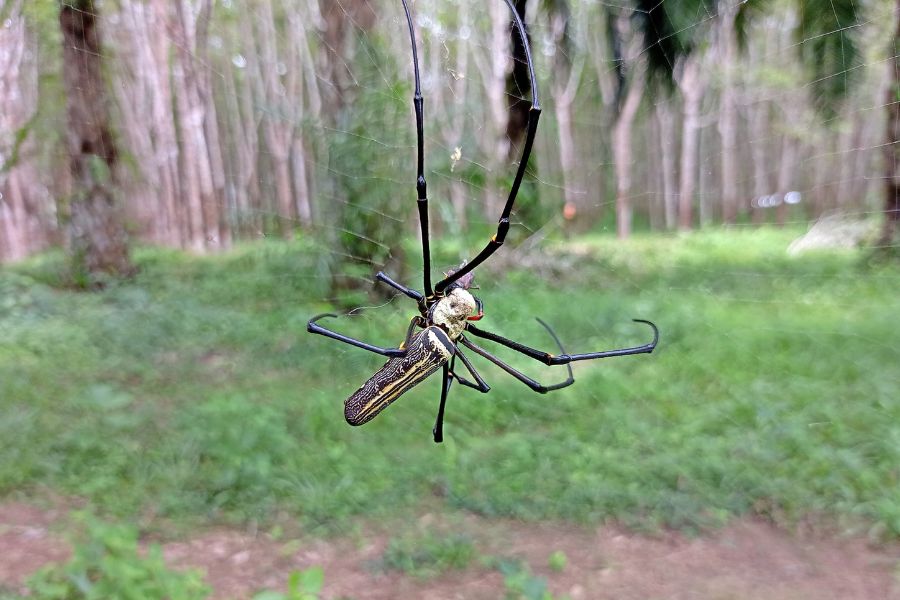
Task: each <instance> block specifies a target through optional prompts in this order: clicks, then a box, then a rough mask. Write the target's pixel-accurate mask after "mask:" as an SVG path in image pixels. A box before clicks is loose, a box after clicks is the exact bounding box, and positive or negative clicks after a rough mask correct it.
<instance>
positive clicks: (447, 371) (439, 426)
mask: <svg viewBox="0 0 900 600" xmlns="http://www.w3.org/2000/svg"><path fill="white" fill-rule="evenodd" d="M456 357H459V359H460V360H461V361H462V363H463V365H465V367H466V369H468V371H469V373H471V374H472V377H474V378H475V381H477V382H478V383H477V384H476V383H472V382H471V381H469V380H468V379H466V378H464V377H461V376H460V375H457V374H456V371H454V367H455V365H456ZM454 379H455V380H456V381H458V382H459V384H460V385H464V386H466V387H470V388H474V389H476V390H478V391H479V392H481V393H483V394H486V393H488V392H489V391H491V386H489V385H488V384H487V383H485V381H484V379H482V378H481V375H479V374H478V371H476V370H475V367H473V366H472V363H470V362H469V359H468V358H466V357H465V356H463V353H462V352H460V351H459V349H458V348H457V350H456V354H454V355H453V358H451V359H450V364H449V365H448V364H445V365H444V382H443V384H442V386H441V404H440V405H439V406H438V414H437V420H435V422H434V429H433V430H432V433H433V434H434V441H435V443H436V444H440V443H441V442H442V441H444V407H445V406H446V404H447V395H448V394H449V393H450V384H452V383H453V380H454Z"/></svg>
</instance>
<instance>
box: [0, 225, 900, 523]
mask: <svg viewBox="0 0 900 600" xmlns="http://www.w3.org/2000/svg"><path fill="white" fill-rule="evenodd" d="M795 233H796V232H794V233H791V232H787V233H785V232H773V231H755V232H729V233H715V232H711V233H702V234H696V235H692V236H688V237H679V238H662V237H653V238H640V239H635V240H633V241H631V242H629V243H627V244H620V243H618V242H615V241H613V240H609V239H605V238H603V239H600V238H598V239H579V240H577V241H575V242H571V243H569V244H567V245H565V246H561V247H559V248H557V249H556V250H552V252H556V253H560V255H559V256H556V258H555V259H553V260H551V257H550V256H549V255H546V256H532V257H531V261H530V262H529V267H528V268H525V269H518V270H514V271H512V272H509V273H508V274H506V275H499V274H496V273H491V272H483V273H481V274H480V277H479V283H480V285H481V290H480V291H479V292H478V293H479V295H480V296H481V297H482V298H483V299H484V301H485V305H486V308H485V312H486V315H487V316H486V317H485V320H484V321H483V326H484V328H486V329H490V330H493V331H496V332H498V333H502V334H505V335H508V336H511V337H514V338H516V339H520V340H522V341H525V342H526V343H530V344H532V345H536V346H540V347H545V348H547V349H551V345H552V342H550V340H549V339H548V338H547V335H546V333H545V332H543V331H542V330H541V328H540V327H539V326H538V325H537V324H536V323H535V321H534V320H533V318H532V317H533V316H541V317H542V318H543V319H545V320H547V321H548V322H550V323H551V324H552V325H553V326H554V328H555V329H556V330H557V332H558V334H559V336H560V338H561V339H562V340H563V341H564V343H565V344H566V346H567V350H571V351H588V350H595V349H608V348H613V347H621V346H623V345H631V344H638V343H643V342H644V341H645V340H646V339H647V337H648V335H647V334H648V331H647V330H646V329H645V328H643V326H640V325H638V324H634V323H631V322H630V320H629V319H630V318H632V317H638V318H648V319H652V320H654V321H655V322H656V323H657V324H658V325H659V327H660V330H661V332H662V340H661V342H660V346H659V349H658V351H657V352H656V353H654V354H653V355H651V356H647V355H643V356H635V357H627V358H619V359H611V360H607V361H600V362H596V363H591V364H579V365H577V366H576V368H575V376H576V379H577V381H576V384H575V385H574V386H572V387H570V388H567V389H565V390H561V391H559V392H556V393H553V394H550V395H546V396H541V395H537V394H533V393H531V392H530V391H528V390H527V389H526V388H524V386H522V385H521V384H519V383H518V382H515V381H513V380H510V378H509V377H507V376H506V375H505V374H503V373H502V372H500V371H499V370H497V369H495V368H494V367H492V366H488V365H483V363H481V362H478V363H477V364H478V366H479V367H480V370H481V372H482V374H483V375H484V376H485V378H486V379H488V381H489V383H490V384H491V385H492V387H493V391H492V392H491V393H490V394H489V395H487V396H482V395H480V394H478V393H477V392H475V391H473V390H467V389H455V390H454V393H453V396H452V397H451V399H450V402H449V405H448V412H447V423H446V428H445V435H446V438H447V439H446V442H445V443H444V444H443V445H435V444H433V443H432V442H431V439H430V430H431V426H432V423H433V418H434V413H435V410H436V405H437V399H438V387H437V386H438V382H437V381H436V380H434V381H429V382H427V383H426V384H423V385H421V386H420V387H419V388H417V389H416V390H414V391H413V392H410V393H409V394H407V396H404V398H403V399H401V401H399V402H398V403H397V404H395V405H393V406H391V407H390V408H389V409H388V410H387V411H386V412H385V413H383V414H382V415H381V416H380V417H378V419H376V420H375V421H373V422H372V423H370V424H368V425H366V426H365V427H363V428H360V429H357V428H350V427H348V426H347V425H346V424H345V423H344V421H343V418H342V402H343V400H344V398H346V397H347V396H348V395H349V394H350V393H351V392H352V391H353V390H354V389H355V388H356V387H357V386H358V385H359V384H360V383H361V382H362V381H363V380H364V379H365V378H366V377H368V375H369V374H370V373H371V372H373V371H374V370H375V369H376V368H377V367H378V366H379V365H380V364H381V362H382V361H381V359H380V358H379V357H377V356H369V355H368V354H367V353H365V352H363V351H359V350H356V349H353V348H350V347H348V346H345V345H342V344H338V343H336V342H331V341H329V340H326V339H324V338H321V337H318V336H311V335H308V334H307V333H306V332H305V323H306V320H307V318H309V316H310V315H311V314H314V313H317V312H322V311H325V310H328V309H329V308H330V307H329V305H328V304H327V303H326V302H323V301H322V298H323V297H324V292H323V279H322V277H321V275H320V273H319V271H318V266H317V265H318V261H317V257H316V256H315V255H314V253H313V252H312V251H311V250H310V249H309V248H308V247H306V246H305V245H304V244H303V242H296V243H294V244H292V245H285V244H281V243H266V244H263V245H255V246H251V247H245V248H241V249H238V250H235V251H233V252H231V253H228V254H226V255H224V256H218V257H209V258H188V257H185V256H183V255H181V254H177V253H171V252H163V251H144V252H141V253H139V254H138V261H139V263H140V265H141V273H140V275H139V276H138V278H137V279H136V281H134V282H133V283H129V284H127V285H122V286H119V287H114V288H111V289H108V290H107V291H105V292H103V293H99V294H82V293H75V292H69V291H60V290H59V289H55V288H53V287H51V286H48V285H47V284H46V282H48V281H52V279H53V277H54V269H55V265H56V264H57V263H56V262H55V259H54V258H53V257H45V258H43V259H41V260H38V261H34V262H31V263H29V264H26V265H24V266H20V267H16V268H13V269H9V268H8V269H5V270H0V456H3V460H2V461H0V494H2V495H5V496H7V497H26V498H36V499H40V498H46V497H50V496H60V495H61V496H64V497H74V498H78V499H81V500H83V501H85V502H87V503H89V504H90V505H91V506H92V507H93V508H94V509H95V510H96V511H98V512H100V513H101V514H105V515H109V516H110V517H116V516H120V517H134V516H136V515H140V516H141V517H142V518H143V521H144V522H152V521H153V520H154V519H156V518H159V517H162V518H165V519H166V520H167V521H168V522H173V523H181V524H184V525H187V526H189V525H191V524H193V523H198V522H208V521H209V520H210V519H213V520H216V521H236V522H246V521H248V520H257V521H259V522H261V523H266V522H272V521H273V520H274V519H275V515H276V514H277V515H282V516H283V515H287V516H288V517H289V518H291V519H294V518H296V519H298V520H299V521H300V522H302V524H303V525H304V526H305V527H307V528H321V530H322V531H333V530H335V529H338V530H340V529H343V528H346V527H350V526H352V524H353V523H354V522H355V521H356V520H357V519H358V518H363V519H374V518H379V519H389V520H390V519H399V518H401V517H402V515H403V514H405V513H406V512H407V511H410V510H414V511H415V510H420V509H421V508H422V507H423V506H428V507H431V508H434V507H435V506H437V508H438V509H439V510H450V509H452V510H458V511H463V512H467V511H468V512H474V513H477V514H480V515H486V516H508V517H513V518H517V519H527V520H543V519H564V520H571V521H593V522H596V521H600V520H604V519H608V518H614V519H618V520H620V521H623V522H625V523H627V524H629V525H632V526H636V527H647V528H654V527H657V526H659V525H661V524H665V525H673V526H677V527H686V528H695V527H703V526H707V525H714V524H719V523H722V522H724V521H726V520H728V519H729V518H730V517H731V516H733V515H741V514H746V513H763V514H766V515H770V516H773V517H775V518H777V519H795V518H800V517H805V516H809V515H813V516H817V517H818V516H823V515H824V516H825V517H827V518H828V519H829V520H830V519H837V520H839V521H845V522H847V523H865V524H867V526H870V527H872V528H873V531H874V532H876V533H884V534H886V535H888V536H897V535H898V534H900V481H898V480H900V469H898V467H897V465H900V393H898V390H900V343H898V341H897V337H896V336H897V326H896V323H897V315H898V314H900V294H898V293H897V291H898V289H900V285H898V284H900V269H898V268H897V267H896V266H872V265H868V264H866V263H865V261H864V260H863V259H862V257H861V255H859V254H858V253H852V252H840V253H838V252H831V253H818V254H810V255H804V256H801V257H796V258H792V257H788V256H787V255H786V254H785V247H786V245H787V243H788V242H789V241H790V239H791V238H792V237H793V235H794V234H795ZM450 262H452V261H450ZM556 264H562V265H563V267H562V268H556V267H554V266H553V265H556ZM407 302H408V301H407V300H405V299H402V298H401V299H397V300H395V301H394V302H392V303H391V304H390V305H388V306H385V307H382V308H380V309H378V310H372V311H368V312H366V313H364V315H363V316H361V317H355V318H350V319H345V320H344V322H342V323H340V327H341V328H342V330H343V331H346V332H348V333H349V334H351V335H355V336H358V337H362V338H364V339H367V340H371V341H373V342H376V343H383V344H385V345H388V344H395V343H397V342H399V339H400V337H401V336H402V332H403V331H404V330H405V323H406V322H407V320H408V318H409V317H410V316H411V313H412V308H413V307H412V306H411V304H408V303H407ZM498 353H500V354H503V356H505V357H507V358H509V360H510V361H511V362H512V363H513V364H514V365H516V366H518V367H521V368H522V369H527V370H528V372H529V373H530V374H533V375H535V376H536V377H539V378H542V379H544V380H546V381H548V382H550V381H553V380H555V379H557V378H559V377H560V374H559V371H554V370H551V369H549V368H546V367H542V366H540V365H537V366H535V365H533V364H530V363H529V362H527V361H523V360H520V359H519V357H516V356H514V355H508V354H506V353H503V352H502V351H498ZM482 365H483V366H482Z"/></svg>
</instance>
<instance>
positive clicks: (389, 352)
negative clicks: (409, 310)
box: [306, 313, 422, 358]
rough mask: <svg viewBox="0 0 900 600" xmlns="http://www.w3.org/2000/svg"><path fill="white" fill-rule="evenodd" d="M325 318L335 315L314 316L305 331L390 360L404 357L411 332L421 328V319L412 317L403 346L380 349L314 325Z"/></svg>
mask: <svg viewBox="0 0 900 600" xmlns="http://www.w3.org/2000/svg"><path fill="white" fill-rule="evenodd" d="M325 317H333V318H337V315H336V314H334V313H323V314H321V315H316V316H315V317H313V318H312V319H310V320H309V322H308V323H307V324H306V330H307V331H308V332H310V333H317V334H319V335H324V336H325V337H327V338H331V339H333V340H338V341H339V342H344V343H345V344H350V345H351V346H356V347H357V348H362V349H363V350H368V351H369V352H374V353H375V354H381V355H382V356H390V357H392V358H393V357H397V356H406V349H407V347H408V346H409V340H410V339H411V338H412V335H413V332H414V331H415V329H416V327H417V326H421V324H422V317H420V316H415V317H413V318H412V320H411V321H410V322H409V328H408V329H407V330H406V338H405V339H404V340H403V344H401V345H400V347H399V348H382V347H381V346H375V345H373V344H367V343H366V342H362V341H360V340H357V339H353V338H352V337H349V336H346V335H344V334H341V333H337V332H336V331H331V330H330V329H326V328H324V327H322V326H321V325H319V324H318V323H316V321H318V320H319V319H324V318H325Z"/></svg>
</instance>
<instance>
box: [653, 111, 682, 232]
mask: <svg viewBox="0 0 900 600" xmlns="http://www.w3.org/2000/svg"><path fill="white" fill-rule="evenodd" d="M656 121H657V123H659V134H660V135H659V152H660V163H661V167H662V193H663V210H664V214H665V223H666V229H675V226H676V224H677V223H676V219H677V218H678V194H677V192H676V188H677V185H678V184H677V180H678V173H677V172H676V170H675V152H674V151H673V150H674V146H675V123H674V118H673V115H672V108H671V106H670V103H669V102H665V103H663V102H660V103H659V104H657V105H656Z"/></svg>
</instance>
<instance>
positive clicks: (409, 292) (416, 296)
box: [375, 271, 425, 307]
mask: <svg viewBox="0 0 900 600" xmlns="http://www.w3.org/2000/svg"><path fill="white" fill-rule="evenodd" d="M375 279H376V280H378V281H381V282H382V283H386V284H387V285H389V286H391V287H392V288H394V289H395V290H397V291H398V292H401V293H402V294H404V295H406V296H409V297H410V298H412V299H413V300H415V301H416V302H418V303H419V305H420V306H423V307H424V305H425V296H423V295H422V294H421V293H420V292H417V291H416V290H414V289H410V288H408V287H406V286H405V285H403V284H402V283H398V282H396V281H394V280H393V279H391V278H390V277H388V276H387V274H386V273H385V272H384V271H378V272H377V273H375Z"/></svg>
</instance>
